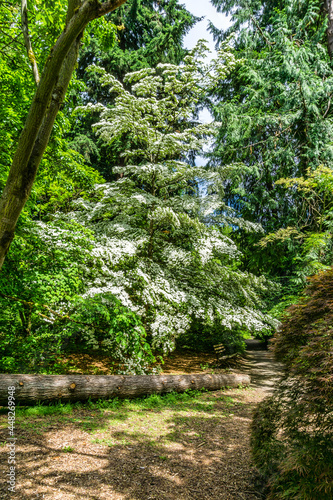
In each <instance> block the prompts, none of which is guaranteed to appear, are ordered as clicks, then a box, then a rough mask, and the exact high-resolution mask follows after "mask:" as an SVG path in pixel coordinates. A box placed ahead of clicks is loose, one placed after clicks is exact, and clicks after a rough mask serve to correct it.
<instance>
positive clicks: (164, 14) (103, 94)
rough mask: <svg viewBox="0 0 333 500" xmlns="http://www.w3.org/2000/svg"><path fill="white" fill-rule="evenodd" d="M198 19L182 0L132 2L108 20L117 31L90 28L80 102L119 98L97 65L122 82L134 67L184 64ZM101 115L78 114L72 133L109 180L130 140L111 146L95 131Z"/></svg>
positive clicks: (78, 147)
mask: <svg viewBox="0 0 333 500" xmlns="http://www.w3.org/2000/svg"><path fill="white" fill-rule="evenodd" d="M197 20H198V18H196V17H195V16H193V15H192V14H191V13H190V12H188V11H187V10H186V9H185V7H184V6H183V5H181V3H180V0H172V1H165V0H162V1H156V0H140V1H138V0H128V1H127V2H126V4H124V5H123V6H122V7H120V8H119V9H117V11H115V12H114V13H111V14H109V15H108V16H106V19H105V23H109V26H117V32H116V42H115V43H114V39H113V36H112V35H114V32H111V31H110V33H109V34H108V32H107V31H104V33H100V30H96V29H95V30H94V31H90V32H89V33H88V36H86V37H85V43H84V46H83V47H82V48H81V51H80V57H79V66H78V71H77V74H78V77H79V78H80V79H81V80H82V81H84V82H85V83H86V88H85V90H84V92H76V94H75V99H76V103H77V105H79V104H86V103H87V102H90V103H92V102H100V103H103V104H105V105H107V104H108V105H112V104H113V101H114V96H112V95H110V93H109V92H107V91H106V89H105V88H104V87H103V86H101V84H100V82H99V79H98V77H97V76H96V75H95V74H94V73H93V72H89V71H87V67H89V65H90V64H98V65H99V66H100V67H103V68H104V69H105V70H106V71H107V72H109V73H111V74H113V75H114V76H115V77H116V78H118V79H119V80H121V81H122V80H123V78H124V75H125V74H126V73H128V72H131V71H137V70H140V69H142V68H149V67H155V66H156V65H157V64H158V63H172V64H179V63H180V62H181V61H182V60H183V59H184V57H185V55H186V54H187V53H188V51H187V50H186V49H184V48H183V38H184V36H185V35H186V34H187V32H188V31H189V30H190V29H191V27H192V26H193V25H194V24H195V23H196V21H197ZM95 119H96V116H94V115H91V116H86V117H78V118H77V120H76V122H75V123H73V127H72V130H71V132H70V134H69V138H70V140H71V146H72V147H74V148H75V149H76V150H77V151H78V152H80V153H82V154H83V155H85V156H86V157H87V158H88V159H89V160H90V161H91V162H92V163H93V165H94V168H96V169H98V171H99V172H100V173H101V174H102V175H103V176H104V178H105V179H106V180H108V181H110V180H114V179H115V177H116V176H115V175H114V174H113V170H112V169H113V167H114V166H117V165H119V164H120V163H121V161H122V160H121V152H122V150H123V149H124V148H126V144H124V143H122V142H119V141H115V142H114V143H113V144H112V145H106V144H105V143H104V142H103V141H101V140H100V139H99V138H98V137H96V135H95V134H94V133H93V132H92V129H91V125H92V123H93V121H94V120H95Z"/></svg>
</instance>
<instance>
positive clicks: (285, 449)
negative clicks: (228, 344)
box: [252, 269, 333, 500]
mask: <svg viewBox="0 0 333 500" xmlns="http://www.w3.org/2000/svg"><path fill="white" fill-rule="evenodd" d="M332 325H333V269H330V270H328V271H323V272H321V273H320V274H318V275H316V276H313V277H311V278H310V279H309V285H308V286H307V288H306V290H305V292H304V294H303V296H302V298H301V300H300V301H299V303H297V304H296V305H293V306H291V307H289V308H288V309H287V310H286V314H285V316H284V321H283V323H282V326H281V328H280V329H279V331H278V332H277V333H276V335H275V337H274V339H273V349H274V352H275V355H276V358H277V359H278V360H280V361H283V362H284V363H285V375H284V378H283V380H282V382H281V383H280V384H279V386H278V388H277V389H276V390H275V392H274V394H273V395H272V396H271V397H270V398H268V399H267V400H265V401H263V402H262V403H261V404H260V405H259V406H258V407H257V409H256V411H255V413H254V418H253V423H252V451H253V456H254V460H255V463H256V465H257V466H258V467H259V469H260V470H261V472H262V473H263V474H264V475H265V476H266V477H267V480H268V486H269V494H268V499H302V500H332V498H333V439H332V438H333V383H332V382H333V326H332Z"/></svg>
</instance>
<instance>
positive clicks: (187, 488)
mask: <svg viewBox="0 0 333 500" xmlns="http://www.w3.org/2000/svg"><path fill="white" fill-rule="evenodd" d="M168 396H169V398H168ZM253 396H254V392H253V391H249V390H244V389H243V390H236V389H235V390H233V391H217V392H214V393H205V392H204V393H199V394H196V393H193V395H192V396H191V397H190V396H187V397H186V396H185V395H181V394H179V395H175V396H173V395H166V396H165V397H164V399H163V398H160V399H156V398H152V399H151V400H150V398H147V399H146V400H144V399H142V400H133V401H130V402H127V403H126V402H125V403H124V402H122V403H119V404H118V405H116V403H113V402H111V403H110V405H112V404H113V405H114V408H104V409H103V408H102V409H99V408H98V407H97V406H98V405H95V407H93V405H91V408H89V409H88V408H87V407H86V406H81V407H80V406H79V407H78V408H75V407H74V408H73V409H72V411H71V412H69V408H67V410H68V413H65V414H61V413H59V414H56V413H55V412H54V413H52V412H51V411H50V414H48V415H44V416H43V419H41V418H40V417H39V416H38V407H36V408H35V410H34V411H30V412H29V411H27V412H25V414H24V419H23V415H22V416H21V417H20V418H19V422H18V428H19V433H18V436H19V439H18V446H17V459H18V468H19V476H18V477H19V479H18V484H17V493H16V495H14V496H12V497H11V498H13V499H20V500H22V499H23V500H25V499H29V500H30V499H31V498H33V495H34V492H36V491H37V490H38V492H39V494H40V495H41V494H44V495H45V498H49V499H52V500H53V499H59V500H79V499H82V498H85V499H89V500H95V499H96V500H97V499H101V500H104V499H105V500H106V499H114V500H143V499H144V500H146V499H147V500H148V499H155V500H170V499H171V498H180V499H183V500H192V499H198V500H199V499H200V500H201V499H207V500H211V499H212V498H219V499H225V500H233V499H234V498H237V497H235V492H236V491H241V490H246V492H247V493H246V495H247V496H246V497H245V498H246V499H248V500H255V499H258V498H259V497H258V496H257V494H256V492H255V489H254V487H253V485H252V483H251V477H252V476H253V474H254V470H253V469H252V467H251V462H250V456H249V447H248V426H249V421H250V414H251V408H252V406H253ZM182 398H183V401H182ZM254 399H256V398H254ZM241 402H242V403H244V404H240V403H241ZM150 405H156V407H155V408H149V406H150ZM22 412H23V410H22ZM121 415H122V416H121ZM222 417H223V418H222ZM1 422H5V420H4V418H3V417H1ZM30 424H34V425H32V426H30ZM42 424H43V425H42ZM66 450H68V451H66ZM5 452H6V450H5V447H1V448H0V453H1V455H4V454H5ZM217 477H218V478H219V480H218V481H217V480H216V478H217ZM1 498H2V497H1ZM4 498H6V497H4Z"/></svg>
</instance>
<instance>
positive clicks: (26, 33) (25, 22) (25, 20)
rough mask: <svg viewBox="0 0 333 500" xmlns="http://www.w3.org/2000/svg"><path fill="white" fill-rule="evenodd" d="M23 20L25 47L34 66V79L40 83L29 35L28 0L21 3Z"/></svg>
mask: <svg viewBox="0 0 333 500" xmlns="http://www.w3.org/2000/svg"><path fill="white" fill-rule="evenodd" d="M21 21H22V31H23V36H24V42H25V47H26V49H27V54H28V58H29V61H30V64H31V67H32V72H33V75H34V79H35V82H36V85H38V84H39V71H38V66H37V61H36V57H35V54H34V51H33V50H32V45H31V40H30V35H29V26H28V7H27V0H22V4H21Z"/></svg>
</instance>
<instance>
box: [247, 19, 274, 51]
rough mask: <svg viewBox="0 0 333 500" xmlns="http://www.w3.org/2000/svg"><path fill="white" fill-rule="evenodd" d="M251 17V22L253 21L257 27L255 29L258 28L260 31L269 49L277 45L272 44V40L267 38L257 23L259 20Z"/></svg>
mask: <svg viewBox="0 0 333 500" xmlns="http://www.w3.org/2000/svg"><path fill="white" fill-rule="evenodd" d="M250 17H251V20H252V22H253V24H254V25H255V27H256V28H257V30H258V31H259V33H260V34H261V36H262V37H263V39H264V40H265V42H266V43H267V45H268V46H269V47H271V46H272V45H275V42H271V41H270V40H268V38H267V36H266V35H265V33H264V32H263V30H262V29H261V27H260V26H259V24H258V23H257V20H256V19H255V18H254V17H253V16H250Z"/></svg>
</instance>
